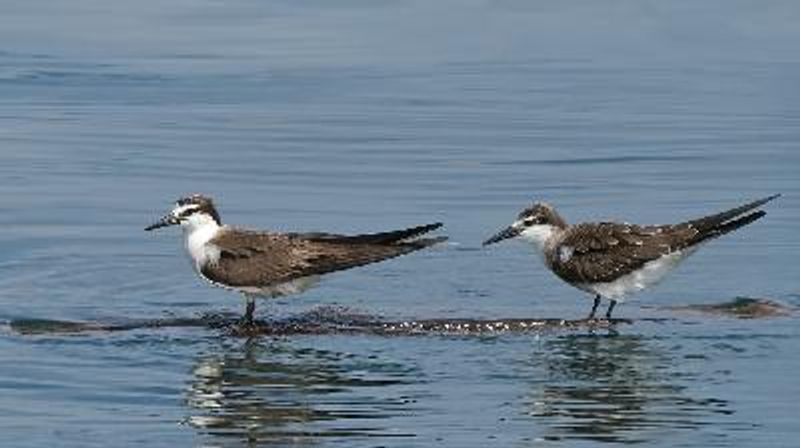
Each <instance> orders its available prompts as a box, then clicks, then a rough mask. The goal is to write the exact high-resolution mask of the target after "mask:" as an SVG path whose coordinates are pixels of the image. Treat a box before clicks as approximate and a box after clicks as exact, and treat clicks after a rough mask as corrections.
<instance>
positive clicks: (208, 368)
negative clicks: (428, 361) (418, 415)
mask: <svg viewBox="0 0 800 448" xmlns="http://www.w3.org/2000/svg"><path fill="white" fill-rule="evenodd" d="M290 344H291V343H289V342H286V343H285V344H284V343H282V342H274V341H273V342H269V341H258V340H250V341H247V342H246V343H245V344H244V345H243V346H242V347H239V348H233V349H231V348H229V347H225V348H223V349H221V350H220V353H224V355H218V356H206V357H203V358H201V359H199V360H198V361H197V362H196V364H195V366H194V368H193V371H192V375H193V376H192V380H191V384H190V386H189V389H188V394H187V395H188V396H187V404H188V406H189V408H190V412H191V416H190V417H189V418H188V419H187V422H188V424H190V425H191V426H193V427H195V428H197V429H198V430H199V432H200V433H201V434H203V435H204V436H210V437H213V438H214V439H215V440H214V446H225V444H229V445H230V446H241V445H242V442H243V441H244V442H245V444H248V443H249V444H250V445H253V446H255V445H258V446H265V445H273V444H274V445H285V444H287V443H291V444H295V445H316V444H317V442H318V441H319V440H320V439H321V438H325V439H329V438H331V437H343V438H347V439H348V440H350V439H352V438H354V437H355V438H357V437H362V436H363V437H375V436H379V437H406V436H408V437H412V436H413V434H402V433H397V432H394V431H392V430H391V429H390V428H389V427H388V426H389V425H388V424H387V421H388V420H389V419H391V418H393V417H398V416H402V415H404V414H408V413H412V412H414V410H415V409H414V407H415V403H416V399H415V398H414V396H413V392H410V393H409V394H407V395H406V394H404V393H403V391H406V392H408V391H409V390H410V389H413V384H414V383H415V379H416V378H418V377H419V372H417V371H416V370H415V369H413V368H409V367H408V366H404V365H400V364H397V363H386V362H382V361H380V360H379V359H377V358H376V357H374V356H361V355H358V356H356V355H348V354H344V353H337V352H330V351H324V350H317V349H311V348H297V347H294V346H291V345H290ZM406 386H410V387H406ZM220 444H223V445H220Z"/></svg>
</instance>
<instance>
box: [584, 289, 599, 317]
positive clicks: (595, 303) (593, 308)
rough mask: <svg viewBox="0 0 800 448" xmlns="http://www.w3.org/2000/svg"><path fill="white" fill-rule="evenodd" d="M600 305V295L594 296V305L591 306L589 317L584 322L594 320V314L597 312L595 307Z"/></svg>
mask: <svg viewBox="0 0 800 448" xmlns="http://www.w3.org/2000/svg"><path fill="white" fill-rule="evenodd" d="M599 305H600V294H598V295H597V296H595V298H594V305H593V306H592V312H590V313H589V317H587V318H586V320H592V319H594V313H595V312H597V307H598V306H599Z"/></svg>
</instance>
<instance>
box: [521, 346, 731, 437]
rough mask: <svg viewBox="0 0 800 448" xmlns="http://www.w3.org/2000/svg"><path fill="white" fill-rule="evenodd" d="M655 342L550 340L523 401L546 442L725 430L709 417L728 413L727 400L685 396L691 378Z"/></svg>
mask: <svg viewBox="0 0 800 448" xmlns="http://www.w3.org/2000/svg"><path fill="white" fill-rule="evenodd" d="M653 343H654V341H652V340H651V341H647V340H646V339H645V338H644V337H642V336H639V335H619V334H616V333H614V332H610V333H609V334H602V335H601V334H581V335H579V334H572V335H565V336H560V337H555V338H553V339H549V340H547V341H546V342H545V344H544V346H543V350H542V351H541V353H537V354H536V358H537V359H536V360H535V361H534V362H536V364H537V366H538V367H541V368H543V370H544V374H543V375H542V378H541V381H537V390H536V393H535V394H533V396H532V397H531V399H530V401H529V402H528V410H529V413H530V415H531V416H533V417H534V418H536V419H537V420H539V423H544V426H546V427H547V430H546V432H545V434H546V436H545V438H546V439H551V440H559V439H584V440H594V441H605V442H622V443H642V442H646V441H648V440H649V439H650V436H651V435H652V434H649V431H651V430H659V429H670V428H676V429H697V428H700V427H703V426H706V425H710V424H712V423H713V424H714V425H719V424H720V423H722V424H723V425H724V424H725V423H726V422H719V421H714V419H715V418H725V417H726V416H728V415H730V414H732V413H733V411H732V410H731V409H730V407H729V403H728V402H727V401H725V400H720V399H715V398H695V397H691V396H688V392H687V390H686V389H687V385H686V381H691V378H690V377H689V376H688V375H683V376H685V377H684V378H682V375H680V373H679V372H677V371H676V368H675V366H674V365H673V360H672V359H671V357H670V356H669V355H668V354H666V352H665V351H663V350H660V349H658V348H657V347H653V346H651V345H652V344H653ZM649 344H650V345H649ZM681 382H683V384H681ZM727 423H730V422H727Z"/></svg>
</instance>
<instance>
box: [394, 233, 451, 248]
mask: <svg viewBox="0 0 800 448" xmlns="http://www.w3.org/2000/svg"><path fill="white" fill-rule="evenodd" d="M445 241H447V237H446V236H437V237H436V238H422V239H419V240H412V241H409V242H406V243H401V245H403V246H411V247H413V248H414V250H417V249H424V248H426V247H428V246H433V245H434V244H439V243H443V242H445Z"/></svg>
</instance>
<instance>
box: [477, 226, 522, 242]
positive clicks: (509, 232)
mask: <svg viewBox="0 0 800 448" xmlns="http://www.w3.org/2000/svg"><path fill="white" fill-rule="evenodd" d="M520 233H522V227H521V226H514V225H511V226H508V227H506V228H505V229H503V230H501V231H499V232H497V233H496V234H494V236H492V237H491V238H489V239H488V240H486V241H484V242H483V245H484V246H488V245H490V244H494V243H498V242H500V241H503V240H507V239H509V238H514V237H515V236H517V235H519V234H520Z"/></svg>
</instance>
